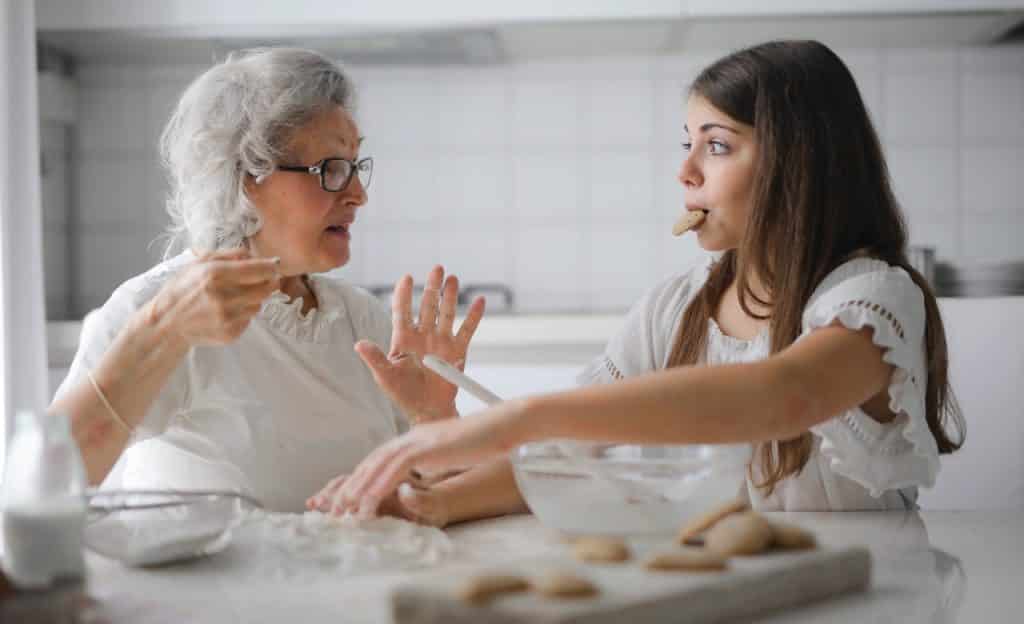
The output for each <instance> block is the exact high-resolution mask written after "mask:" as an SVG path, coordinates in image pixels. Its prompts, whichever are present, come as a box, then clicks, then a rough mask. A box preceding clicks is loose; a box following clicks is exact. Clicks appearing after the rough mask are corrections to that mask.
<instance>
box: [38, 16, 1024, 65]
mask: <svg viewBox="0 0 1024 624" xmlns="http://www.w3.org/2000/svg"><path fill="white" fill-rule="evenodd" d="M502 4H505V3H502ZM514 4H515V5H516V7H517V8H516V9H515V10H513V9H511V8H509V7H507V6H506V7H504V8H501V9H498V8H495V7H490V6H489V7H488V8H487V9H484V8H483V6H482V5H481V6H478V5H477V4H476V3H454V2H448V3H445V2H440V3H431V4H430V7H431V10H430V11H428V10H427V9H425V8H424V7H425V6H426V5H425V4H424V3H419V2H390V3H389V2H380V3H369V2H366V3H358V2H348V3H345V2H340V1H339V0H335V1H334V2H329V3H328V2H320V1H319V0H308V1H307V3H306V4H305V5H303V7H302V9H301V11H300V12H299V13H301V14H296V11H295V6H294V4H293V3H290V2H281V3H255V4H254V3H251V2H239V1H236V0H224V1H222V2H219V3H216V4H212V3H208V2H205V1H203V2H200V1H199V0H165V1H163V2H161V3H160V4H159V5H156V6H153V5H149V6H148V8H147V10H144V11H143V10H139V9H138V3H135V2H130V1H129V0H95V1H93V2H88V3H66V2H63V1H59V0H37V9H38V30H39V38H40V41H42V42H43V43H45V44H47V45H50V46H52V47H54V48H56V49H58V50H61V51H63V52H65V53H67V54H68V55H70V56H71V57H73V58H75V59H79V60H82V61H86V62H90V61H92V62H108V63H109V62H116V63H197V64H206V63H209V62H210V61H211V60H212V59H215V58H220V57H222V56H223V55H224V54H225V53H226V52H227V51H228V50H233V49H238V48H243V47H252V46H256V45H298V46H303V47H311V48H314V49H318V50H321V51H323V52H325V53H328V54H332V55H334V56H337V57H338V58H342V59H345V60H346V61H348V62H351V63H354V64H417V65H422V64H469V65H473V64H490V63H499V62H515V61H518V60H534V59H545V58H559V57H581V56H626V55H635V54H679V53H687V52H691V51H700V50H723V49H733V48H737V47H742V46H745V45H750V44H753V43H757V42H762V41H766V40H769V39H778V38H811V39H819V40H821V41H823V42H825V43H827V44H829V45H831V46H833V47H837V48H858V47H871V48H879V47H883V48H884V47H900V48H912V47H949V46H962V45H990V44H996V43H1003V42H1010V43H1013V42H1016V41H1019V40H1020V38H1021V35H1020V33H1021V29H1022V28H1024V26H1022V25H1024V0H1003V1H1002V2H1000V1H995V2H982V1H980V0H977V1H976V0H960V1H958V2H952V1H949V0H933V1H927V2H925V1H922V2H913V1H911V0H887V1H885V2H882V1H877V2H876V1H866V2H865V1H862V2H853V1H851V0H847V1H846V2H829V1H828V0H819V1H818V2H810V1H805V0H790V1H789V2H775V3H763V2H747V1H735V2H731V3H730V2H725V1H724V0H723V1H719V2H705V1H704V0H690V1H688V2H687V1H686V0H672V1H666V0H648V1H646V2H644V1H637V2H633V3H623V2H568V1H567V2H563V3H558V5H559V7H560V8H554V7H551V6H549V5H550V3H539V2H533V1H530V0H520V2H518V3H514ZM307 5H308V6H307ZM764 5H770V6H764ZM382 6H383V7H384V8H380V7H382ZM395 6H398V7H399V8H402V7H404V10H394V7H395ZM133 7H134V10H133ZM211 7H213V8H211ZM388 7H391V8H392V10H388ZM458 7H461V8H458ZM105 12H106V13H105Z"/></svg>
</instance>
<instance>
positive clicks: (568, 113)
mask: <svg viewBox="0 0 1024 624" xmlns="http://www.w3.org/2000/svg"><path fill="white" fill-rule="evenodd" d="M840 54H841V55H842V56H843V58H844V59H845V60H846V61H847V62H848V64H849V65H850V66H851V69H852V70H853V72H854V74H855V75H856V77H857V80H858V82H859V84H860V86H861V90H862V92H863V95H864V97H865V100H866V101H867V103H868V106H869V108H870V110H871V113H872V116H873V118H874V120H875V123H876V124H877V127H878V129H879V131H880V133H881V135H882V137H883V141H884V143H885V147H886V150H887V155H888V157H889V164H890V167H891V170H892V174H893V177H894V179H895V184H896V188H897V191H898V194H899V197H900V199H901V200H902V201H903V203H904V205H905V208H906V210H907V214H908V217H909V221H910V231H911V238H912V242H914V243H918V244H931V245H935V246H936V247H937V248H938V255H939V257H940V258H947V259H953V260H962V259H981V258H988V259H1006V258H1020V257H1021V256H1024V254H1021V253H1020V252H1019V251H1018V249H1019V242H1018V241H1017V236H1018V235H1019V232H1021V231H1024V228H1022V226H1024V200H1022V197H1024V176H1021V167H1022V163H1024V47H1003V48H988V49H952V48H950V49H937V50H920V49H914V50H893V49H885V50H874V49H860V50H846V51H840ZM717 56H718V55H717V54H708V53H701V54H700V55H689V56H680V57H636V58H623V59H600V60H591V59H587V60H585V61H583V60H581V61H558V62H544V63H529V64H518V65H502V66H495V67H483V68H465V67H441V68H402V69H395V68H381V67H351V68H350V69H351V72H352V75H353V76H354V78H355V80H356V81H357V83H358V86H359V88H360V97H359V104H360V110H359V117H360V120H361V124H362V130H363V133H364V134H365V135H367V142H366V144H365V149H364V153H365V154H372V155H373V156H374V157H375V158H376V169H375V174H374V182H373V186H372V188H371V190H370V202H369V204H368V205H367V206H366V207H365V208H364V209H363V211H362V213H361V214H360V215H359V217H358V220H357V223H356V226H355V228H354V240H353V245H354V255H353V260H352V262H351V264H350V266H349V267H346V268H345V269H343V270H342V273H343V274H345V275H347V276H348V277H349V278H350V279H351V280H352V281H355V282H357V283H363V284H369V283H388V282H391V281H392V280H393V279H395V278H396V277H397V276H398V275H399V274H400V273H402V272H405V271H412V272H414V273H415V274H423V273H424V272H425V271H426V270H427V269H428V268H429V266H430V265H431V264H432V263H434V262H438V261H440V262H444V263H446V264H447V265H449V266H450V268H451V269H453V270H455V271H457V272H459V273H460V274H461V275H462V276H463V278H464V279H465V280H468V281H500V282H505V283H508V284H510V285H511V286H512V287H513V288H514V289H515V291H516V294H517V297H518V302H519V304H520V310H522V311H535V310H538V311H539V310H548V311H550V310H620V309H624V308H625V307H627V306H628V305H629V303H630V302H631V301H632V300H634V299H635V298H636V297H637V296H638V295H639V294H640V293H641V292H643V291H644V290H645V289H646V288H647V287H649V286H650V285H651V284H653V283H654V282H656V281H657V280H659V279H661V278H662V277H663V276H665V275H668V274H670V273H672V272H674V271H675V270H677V269H679V268H680V267H683V266H685V265H686V263H687V260H688V258H690V257H692V256H693V254H694V253H695V252H696V248H695V243H694V241H693V240H692V237H691V238H690V240H682V241H680V240H678V239H674V238H672V237H671V235H670V234H669V233H668V230H669V228H670V227H671V222H672V220H673V217H674V216H675V215H676V213H677V212H678V210H679V209H680V207H681V205H682V193H681V190H680V188H679V186H678V184H677V183H676V182H675V179H674V176H675V172H676V170H677V167H678V164H679V161H680V158H681V156H682V152H681V149H680V148H679V141H680V137H681V126H682V122H683V120H682V111H683V108H682V99H681V94H682V92H683V89H684V86H685V85H686V84H687V82H688V81H689V80H691V79H692V78H693V76H695V74H696V72H697V71H698V70H699V69H700V68H701V67H702V66H704V65H705V64H706V63H707V62H709V61H711V60H713V59H714V58H715V57H717ZM201 69H202V68H194V67H168V68H156V69H154V68H144V67H130V66H126V67H112V66H88V65H87V66H84V67H82V68H81V69H80V71H79V75H78V84H79V94H78V95H79V111H78V115H79V117H78V132H77V135H76V136H75V141H74V148H73V164H72V169H73V172H72V173H73V179H74V186H75V188H76V189H77V190H76V191H75V193H74V197H73V200H72V201H73V204H72V205H73V214H74V217H75V218H74V221H75V225H74V226H73V228H72V229H73V230H74V231H73V232H72V235H74V236H77V246H76V247H73V248H72V249H73V253H74V254H75V257H74V258H73V264H74V266H75V267H76V269H75V271H76V272H75V274H74V275H72V276H71V279H69V280H66V282H67V283H70V284H75V285H77V288H76V289H75V290H76V292H75V293H74V294H75V295H76V296H75V297H74V300H73V303H72V306H73V308H74V309H75V310H74V312H76V313H78V314H81V313H82V312H84V311H85V310H87V309H89V308H90V307H93V306H96V305H98V304H100V303H102V302H103V301H104V300H105V298H106V297H107V296H108V295H109V293H110V291H111V290H112V289H113V288H114V287H115V286H116V285H117V284H118V283H120V282H121V281H123V280H124V279H126V278H128V277H130V276H131V275H133V274H135V273H138V272H140V271H142V270H144V269H145V268H146V267H147V266H149V265H150V264H151V263H153V262H154V261H155V260H156V259H157V258H158V257H159V255H160V248H159V247H158V246H153V247H150V246H149V244H150V242H151V241H152V239H153V238H154V237H155V236H156V235H157V234H158V233H159V232H160V228H161V225H162V224H163V220H164V214H163V211H162V201H163V193H164V182H163V177H162V174H161V172H160V170H159V168H158V163H157V152H156V137H157V136H158V134H159V130H160V127H161V125H162V124H163V122H164V121H165V120H166V118H167V116H168V115H169V112H170V108H171V106H173V104H174V102H175V100H176V98H177V96H178V95H179V93H180V92H181V90H182V89H183V88H184V86H185V85H186V84H187V82H188V80H189V79H190V78H192V77H194V76H195V75H196V74H197V73H198V72H199V71H201ZM46 253H47V257H48V259H49V257H50V254H51V253H57V252H55V251H54V250H53V249H47V250H46ZM51 264H52V265H57V264H59V263H57V262H56V261H54V262H52V263H51ZM56 282H60V280H56ZM48 295H50V296H53V295H52V294H51V293H49V292H48Z"/></svg>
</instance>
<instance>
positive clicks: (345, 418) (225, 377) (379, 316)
mask: <svg viewBox="0 0 1024 624" xmlns="http://www.w3.org/2000/svg"><path fill="white" fill-rule="evenodd" d="M194 258H195V256H193V255H192V254H191V253H189V252H186V253H183V254H181V255H179V256H177V257H175V258H172V259H170V260H168V261H166V262H163V263H162V264H159V265H157V266H156V267H154V268H153V269H151V270H150V271H148V272H147V273H144V274H142V275H139V276H137V277H134V278H132V279H130V280H128V281H127V282H125V283H124V284H122V285H121V286H120V287H119V288H118V289H117V290H116V291H115V292H114V293H113V295H111V297H110V299H109V300H108V301H107V302H106V303H105V304H104V305H103V307H102V308H100V309H99V310H97V311H95V312H93V313H91V314H90V315H89V316H88V317H87V318H86V320H85V322H84V324H83V328H82V336H81V339H80V342H79V347H78V352H77V353H76V355H75V359H74V361H73V363H72V365H71V369H70V371H69V373H68V376H67V378H66V379H65V380H64V382H63V383H62V384H61V386H60V388H59V389H58V390H57V396H60V395H61V394H63V393H64V392H67V391H68V390H69V389H70V388H71V387H73V386H75V385H77V384H79V383H81V382H82V381H83V380H85V379H86V370H88V369H92V368H94V367H95V366H96V364H97V362H98V361H99V359H100V358H101V357H102V355H103V353H104V352H105V351H106V350H107V348H108V347H109V346H110V344H111V342H112V341H113V339H114V337H115V336H116V335H117V333H118V332H119V331H120V330H121V328H122V327H123V326H124V325H125V323H126V321H127V320H128V318H129V317H130V316H131V315H132V314H133V313H134V312H135V311H136V310H138V309H139V307H141V306H142V305H143V304H145V303H146V302H147V301H148V300H149V299H150V298H152V297H153V296H154V295H155V294H156V292H157V291H158V290H159V289H160V287H161V286H162V285H163V284H164V283H165V282H167V280H168V279H170V278H171V277H172V276H173V275H174V274H175V273H176V272H177V271H178V270H179V269H181V268H182V267H183V266H185V265H186V264H187V263H188V262H191V261H192V260H194ZM309 283H310V287H311V288H312V289H313V292H314V293H315V294H316V297H317V300H318V307H317V308H315V309H313V310H310V311H309V313H308V314H306V315H303V314H302V300H301V299H295V300H292V301H289V300H288V297H287V296H286V295H284V294H283V293H281V292H280V291H279V292H276V293H274V294H273V295H271V296H270V297H269V298H268V299H267V300H266V301H265V302H264V304H263V307H262V309H261V310H260V312H259V313H258V314H257V315H256V317H254V319H253V321H252V323H251V324H250V326H249V328H248V329H246V331H245V332H244V333H243V334H242V336H241V337H240V338H239V339H238V340H237V341H235V342H234V343H232V344H229V345H226V346H208V347H206V346H204V347H194V348H192V349H191V350H190V351H189V353H188V355H186V356H185V358H184V360H183V361H182V362H181V364H180V365H179V366H178V368H177V369H176V370H175V372H174V373H173V374H172V376H171V378H170V379H169V380H168V382H167V384H166V385H165V387H164V388H163V390H162V391H161V392H160V394H159V395H158V397H157V399H156V400H155V401H154V403H153V405H152V406H151V407H150V409H149V411H148V412H147V413H146V415H145V417H144V419H143V421H142V423H141V424H140V425H139V426H138V428H137V429H136V430H135V432H134V433H133V434H132V438H131V440H130V442H129V445H130V446H129V448H128V450H127V451H126V452H125V453H124V454H123V455H122V457H121V459H120V460H119V462H118V466H117V467H116V468H115V470H114V471H112V473H111V476H110V477H108V479H107V481H106V482H105V483H104V487H132V488H164V487H167V488H218V487H226V488H239V489H244V490H247V491H249V492H251V493H252V494H254V495H255V496H257V497H258V498H260V499H261V500H262V501H263V502H264V504H265V505H266V506H267V507H268V508H269V509H271V510H275V511H303V510H304V503H305V500H306V498H307V497H309V496H310V495H312V494H314V493H315V492H317V491H318V490H319V489H320V488H321V487H322V486H323V485H324V484H325V483H326V482H327V481H328V480H329V479H331V478H333V477H335V476H337V475H339V474H342V473H345V472H350V471H351V470H352V469H353V468H354V467H355V466H356V465H357V464H358V462H359V461H360V460H361V459H362V458H363V457H365V456H366V455H367V454H368V453H369V452H370V451H371V450H373V449H374V448H375V447H377V446H378V445H380V444H381V443H383V442H385V441H387V440H388V439H390V438H392V437H394V436H395V435H397V434H399V433H401V432H403V431H406V430H407V429H408V423H407V421H406V419H405V416H404V415H403V414H402V412H401V411H400V410H399V409H398V408H397V407H396V406H395V405H394V404H393V403H392V402H391V401H390V400H389V399H388V398H387V397H386V396H385V395H384V394H383V393H382V392H381V391H380V390H379V389H378V387H377V385H376V383H374V381H373V378H372V376H371V374H370V372H369V370H368V369H367V368H366V366H365V365H364V364H363V362H362V361H361V360H360V359H359V356H358V355H357V354H356V353H355V352H354V351H353V349H352V347H353V345H354V344H355V342H357V341H358V340H360V339H364V338H365V339H369V340H373V341H374V342H376V343H377V344H378V345H381V347H382V348H385V349H386V348H387V346H388V344H389V343H390V340H391V317H390V313H389V311H388V310H387V308H386V307H385V306H384V305H383V304H382V303H380V302H379V301H378V300H377V299H376V298H374V297H373V296H372V295H370V294H369V293H367V292H366V291H363V290H361V289H359V288H356V287H354V286H351V285H348V284H346V283H344V282H342V281H339V280H336V279H332V278H330V277H327V276H323V275H313V276H310V278H309Z"/></svg>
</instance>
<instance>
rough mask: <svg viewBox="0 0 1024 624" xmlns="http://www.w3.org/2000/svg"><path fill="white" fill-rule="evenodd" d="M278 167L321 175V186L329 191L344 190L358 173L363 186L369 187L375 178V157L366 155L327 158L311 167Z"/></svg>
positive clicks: (281, 169) (279, 166) (279, 168)
mask: <svg viewBox="0 0 1024 624" xmlns="http://www.w3.org/2000/svg"><path fill="white" fill-rule="evenodd" d="M277 169H278V170H279V171H298V172H299V173H308V174H311V175H315V176H320V188H322V189H323V190H325V191H327V192H328V193H338V192H340V191H344V190H345V189H346V188H347V187H348V185H349V182H351V181H352V178H353V177H354V176H356V175H358V176H359V182H360V183H362V185H363V188H364V189H366V188H369V187H370V180H371V179H372V178H373V158H370V157H366V158H360V159H359V160H348V159H346V158H325V159H323V160H321V161H320V162H318V163H316V164H315V165H313V166H311V167H303V166H301V165H298V166H296V165H288V166H284V165H278V166H277Z"/></svg>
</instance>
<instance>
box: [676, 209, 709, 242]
mask: <svg viewBox="0 0 1024 624" xmlns="http://www.w3.org/2000/svg"><path fill="white" fill-rule="evenodd" d="M706 216H707V213H705V212H704V211H703V210H687V211H686V212H684V213H683V215H682V216H681V217H679V219H678V220H676V223H675V225H673V226H672V235H673V236H682V235H683V234H685V233H687V232H689V231H690V230H692V229H693V228H695V227H697V226H698V225H700V224H701V223H702V222H703V221H704V217H706Z"/></svg>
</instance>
